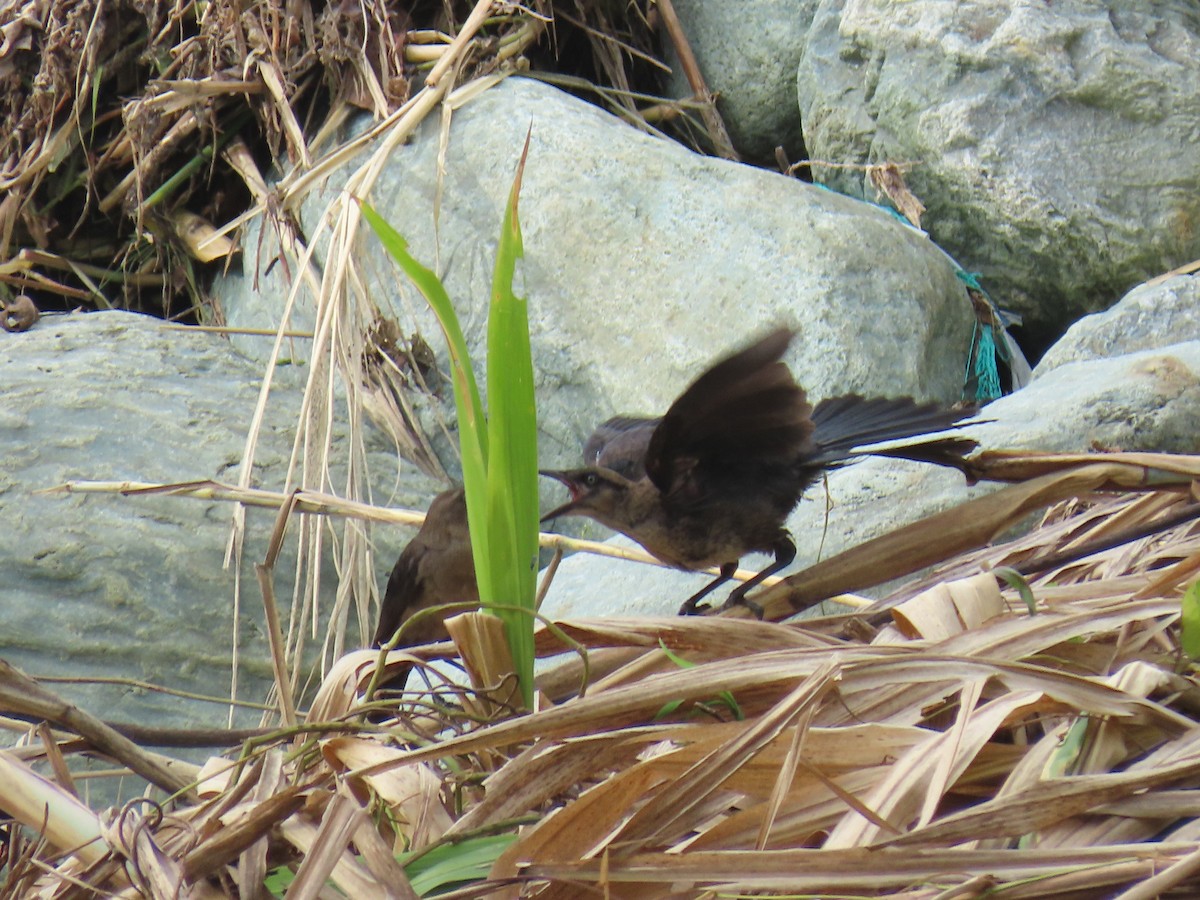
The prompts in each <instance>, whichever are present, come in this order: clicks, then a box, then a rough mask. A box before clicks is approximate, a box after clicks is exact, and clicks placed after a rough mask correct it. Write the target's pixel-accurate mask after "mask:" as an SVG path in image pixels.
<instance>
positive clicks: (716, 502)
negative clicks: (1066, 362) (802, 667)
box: [542, 329, 976, 615]
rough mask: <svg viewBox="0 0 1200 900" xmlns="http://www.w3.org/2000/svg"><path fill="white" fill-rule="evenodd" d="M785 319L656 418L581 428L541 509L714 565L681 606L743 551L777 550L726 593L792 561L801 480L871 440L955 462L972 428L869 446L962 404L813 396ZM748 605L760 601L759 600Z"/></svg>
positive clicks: (947, 418) (680, 562)
mask: <svg viewBox="0 0 1200 900" xmlns="http://www.w3.org/2000/svg"><path fill="white" fill-rule="evenodd" d="M791 339H792V332H791V331H790V330H788V329H779V330H777V331H774V332H772V333H771V334H769V335H767V336H766V337H764V338H762V339H761V340H759V341H758V342H756V343H755V344H752V345H751V346H749V347H747V348H746V349H744V350H742V351H740V352H738V353H735V354H734V355H732V356H730V357H728V358H726V359H723V360H721V361H720V362H718V363H716V365H714V366H712V368H710V369H709V370H708V371H707V372H705V373H704V374H703V375H701V376H700V377H699V378H697V379H696V380H695V381H694V382H693V383H692V385H691V386H690V387H688V389H687V390H685V391H684V392H683V393H682V394H681V395H680V396H679V398H678V399H677V400H676V401H675V402H674V403H672V404H671V407H670V409H668V410H667V412H666V415H664V416H663V417H662V418H660V419H646V418H635V417H619V418H616V419H610V420H608V421H607V422H605V423H604V424H602V425H601V426H600V427H599V428H598V429H597V430H596V432H595V433H594V434H593V435H592V436H591V438H589V440H588V442H587V445H586V447H585V459H586V460H587V462H588V463H589V465H587V466H585V467H584V468H580V469H570V470H564V471H545V470H543V472H542V474H543V475H547V476H549V477H551V478H555V479H557V480H558V481H560V482H562V484H564V485H566V487H567V488H568V489H569V490H570V492H571V499H570V501H569V502H567V503H564V504H563V505H562V506H559V507H558V508H556V509H554V510H551V511H550V512H548V513H546V515H544V516H543V517H542V520H543V521H546V520H547V519H553V518H555V517H557V516H562V515H577V516H587V517H589V518H592V519H595V520H596V521H598V522H600V523H601V524H603V525H606V526H608V527H609V528H612V529H613V530H614V531H619V532H621V533H622V534H625V535H628V536H629V537H631V538H633V539H634V540H635V541H637V542H638V543H639V544H641V545H642V546H643V547H645V548H646V550H648V551H649V552H650V553H651V554H653V555H654V556H656V557H658V558H659V559H660V560H662V561H663V562H665V563H668V564H669V565H672V566H675V567H676V568H680V569H693V570H694V569H704V568H708V567H709V566H717V567H719V569H720V573H721V574H720V575H719V576H718V577H717V578H716V579H715V580H714V581H713V582H712V583H711V584H709V585H707V586H706V587H704V588H703V589H702V590H700V591H699V592H697V593H696V594H695V595H694V596H692V597H690V598H688V600H687V601H686V602H685V603H684V604H683V606H682V607H681V608H680V613H681V614H694V613H696V612H698V611H699V610H700V609H703V608H705V607H700V606H698V604H699V601H700V600H701V599H702V598H704V597H705V596H707V595H708V594H709V593H710V592H711V591H712V590H714V589H715V588H716V587H718V586H719V585H721V584H723V583H724V582H726V581H728V580H729V579H730V578H732V577H733V573H734V572H735V571H736V570H737V563H738V560H739V559H741V557H742V556H744V555H745V554H747V553H751V552H756V551H758V552H765V553H773V554H774V555H775V560H774V562H773V563H771V564H770V565H769V566H767V567H766V568H765V569H763V570H762V571H761V572H759V573H758V574H757V575H756V576H755V577H754V578H752V579H751V580H749V581H747V582H746V583H745V584H742V585H739V586H738V587H737V588H735V589H734V590H733V591H732V592H731V594H730V595H729V599H728V600H727V601H726V604H725V605H726V607H728V606H731V605H734V604H738V603H746V601H745V595H746V593H747V591H749V590H750V589H751V588H753V587H755V586H756V585H758V584H759V583H761V582H762V580H763V579H764V578H766V577H767V576H768V575H771V574H773V573H775V572H778V571H779V570H780V569H782V568H784V567H785V566H787V565H788V564H789V563H790V562H791V561H792V560H793V559H794V558H795V556H796V545H795V543H793V541H792V538H791V536H790V535H789V534H788V532H787V531H786V530H785V528H784V523H785V522H786V521H787V517H788V514H789V513H791V511H792V509H793V508H794V507H795V506H796V504H797V503H798V502H799V500H800V496H801V495H802V494H803V493H804V490H805V489H806V488H807V487H808V486H809V485H811V484H812V483H813V482H815V481H816V480H817V479H818V478H820V477H821V475H822V473H824V472H825V471H826V470H828V469H830V468H833V467H836V466H838V465H841V464H845V463H846V462H849V461H852V460H853V459H855V458H857V457H859V456H862V455H865V454H868V453H873V454H875V455H880V456H894V457H899V458H903V459H915V460H919V461H922V462H932V463H938V464H942V465H952V466H953V465H961V460H962V457H963V456H964V455H965V454H966V453H968V452H970V450H972V449H974V448H975V446H976V444H975V442H974V441H970V440H967V439H962V438H958V439H954V438H943V439H934V440H928V441H925V442H922V443H917V444H910V445H907V446H902V447H894V448H887V449H884V450H874V451H871V450H861V449H857V448H861V447H863V446H864V445H869V444H876V443H880V442H882V441H894V440H900V439H904V438H909V437H915V436H918V435H924V434H929V433H931V432H937V431H942V430H944V429H946V428H948V427H950V426H951V425H953V424H954V423H956V422H958V421H960V420H961V419H963V418H964V417H965V416H967V415H969V414H970V412H971V410H961V409H960V410H954V409H946V408H944V407H940V406H937V405H936V404H917V403H916V402H915V401H914V400H912V399H911V398H908V397H903V398H898V399H884V398H865V397H861V396H859V395H857V394H848V395H845V396H842V397H833V398H831V399H828V400H824V401H822V402H821V403H819V404H817V406H816V407H815V408H814V407H812V406H811V405H810V404H809V403H808V401H807V399H806V397H805V394H804V390H803V388H801V387H800V385H798V384H797V383H796V380H795V378H794V377H793V376H792V373H791V371H790V370H789V369H788V367H787V366H786V365H785V364H784V363H783V362H782V361H781V357H782V356H783V354H784V351H785V350H787V347H788V344H789V343H790V341H791ZM746 605H748V606H750V608H751V609H753V610H754V611H755V612H756V613H757V614H759V615H761V610H760V609H758V608H757V607H755V605H754V604H746Z"/></svg>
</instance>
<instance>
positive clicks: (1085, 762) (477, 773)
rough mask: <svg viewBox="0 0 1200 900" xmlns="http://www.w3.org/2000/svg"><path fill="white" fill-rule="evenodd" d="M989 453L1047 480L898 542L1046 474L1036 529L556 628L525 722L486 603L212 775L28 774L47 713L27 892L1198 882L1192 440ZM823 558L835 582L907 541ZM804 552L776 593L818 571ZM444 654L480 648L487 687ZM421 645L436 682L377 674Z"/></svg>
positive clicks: (13, 834) (1009, 891) (361, 661)
mask: <svg viewBox="0 0 1200 900" xmlns="http://www.w3.org/2000/svg"><path fill="white" fill-rule="evenodd" d="M977 471H978V474H981V475H985V476H989V477H1000V476H1002V475H1007V476H1008V477H1015V476H1016V475H1017V474H1020V475H1021V476H1022V477H1024V478H1027V479H1029V480H1026V481H1022V482H1020V483H1017V484H1014V485H1011V486H1009V487H1007V488H1004V489H1002V490H1000V491H998V492H996V493H994V494H990V495H988V496H987V497H983V498H981V499H980V500H977V501H973V502H972V503H969V504H966V505H964V506H962V507H959V508H958V509H956V510H952V511H950V513H949V514H944V515H943V516H935V517H933V518H932V519H929V520H926V521H923V522H918V523H916V524H915V525H912V526H909V527H908V528H906V529H902V530H901V532H896V533H895V535H900V536H901V537H899V538H898V537H895V536H885V538H886V540H885V543H884V544H883V546H885V547H886V546H892V545H894V544H895V543H896V542H897V541H900V542H901V543H903V542H905V541H909V542H911V541H912V540H913V539H914V536H915V538H916V539H918V540H920V541H922V542H925V543H929V542H933V543H936V544H937V545H938V546H941V547H943V548H945V547H954V546H955V544H956V541H954V540H951V539H948V537H947V536H948V534H949V532H947V531H945V530H942V531H936V532H935V531H934V530H933V529H935V528H937V529H945V528H946V527H947V524H948V523H949V524H952V525H953V526H954V529H953V530H958V531H961V530H963V529H964V527H965V526H966V525H967V524H968V523H978V522H979V520H980V519H981V518H983V519H984V520H986V525H985V527H989V528H993V529H998V528H1003V527H1005V525H1006V523H1007V524H1011V521H1012V518H1011V517H1014V516H1016V517H1024V516H1027V515H1028V514H1029V513H1030V511H1031V510H1032V509H1033V506H1034V505H1035V504H1032V503H1031V501H1030V500H1029V497H1030V496H1032V495H1035V494H1036V495H1037V496H1039V497H1042V498H1046V497H1050V496H1053V495H1054V494H1056V493H1057V494H1060V495H1062V497H1061V498H1060V499H1058V500H1057V501H1056V502H1053V503H1051V505H1050V506H1049V509H1048V510H1047V511H1046V512H1045V514H1044V515H1043V516H1042V521H1041V523H1040V524H1039V525H1038V526H1037V527H1036V528H1035V529H1034V530H1033V531H1031V532H1030V533H1028V534H1027V535H1025V536H1023V537H1020V538H1017V539H1014V540H1012V541H1009V542H1007V543H1001V544H998V545H995V546H992V547H989V548H987V549H985V550H971V551H967V552H965V553H957V552H956V553H955V555H954V556H951V557H949V558H944V559H941V560H940V561H939V562H940V565H939V567H938V569H936V570H935V571H934V573H933V574H930V575H926V576H924V577H923V578H922V579H921V580H920V581H918V582H913V583H910V584H909V585H906V586H904V587H901V588H899V589H898V590H896V591H895V592H894V593H893V594H892V596H891V597H889V598H886V599H884V600H881V601H877V602H875V603H873V604H871V605H870V606H866V607H864V608H861V609H858V610H856V611H854V612H851V613H847V614H842V615H836V616H826V617H823V618H818V619H813V620H809V621H806V622H803V623H801V624H794V625H793V624H780V623H777V622H770V621H766V622H758V621H754V620H751V619H746V618H741V617H731V616H722V617H707V618H667V619H622V620H594V621H571V622H555V623H544V624H543V626H542V627H540V628H539V631H538V637H537V641H538V652H539V656H543V657H550V656H554V655H555V654H563V653H565V654H566V656H561V655H560V656H558V659H557V662H556V663H555V664H553V665H548V666H547V667H546V668H545V669H544V670H543V672H542V675H541V676H540V679H539V688H540V691H541V695H540V696H541V702H540V708H539V709H538V710H537V711H536V712H535V713H532V714H529V715H522V716H515V715H512V714H511V712H510V709H509V707H508V705H507V702H506V700H507V698H508V696H509V690H510V688H511V685H506V683H505V682H504V680H503V679H502V678H500V677H499V676H498V675H495V674H489V672H490V673H494V672H496V671H503V661H502V660H501V662H500V666H501V668H500V669H499V670H496V669H494V668H493V669H489V666H490V665H492V664H493V663H494V662H495V660H496V657H495V654H494V651H492V650H489V649H487V648H488V647H489V646H491V645H490V644H489V643H488V641H487V640H486V631H487V627H486V625H487V623H486V622H485V621H482V620H483V619H485V618H486V617H480V616H477V615H475V614H469V615H467V616H465V617H463V619H462V620H460V622H459V623H458V627H456V628H455V629H454V631H453V632H452V633H454V635H455V639H456V641H457V642H458V643H457V646H456V645H455V644H452V643H447V644H442V645H429V646H427V647H420V648H412V649H411V650H410V651H406V652H400V651H394V652H392V653H391V654H390V655H389V656H388V658H387V660H386V663H385V669H384V670H383V671H382V672H381V673H379V675H377V674H376V666H377V663H379V662H380V660H379V658H378V654H376V653H374V652H370V651H357V652H352V653H349V654H347V655H345V656H344V657H343V658H341V659H340V660H339V661H338V663H337V664H336V665H335V666H334V668H333V669H332V670H331V671H330V673H329V674H328V676H327V677H326V678H325V680H324V683H323V684H322V686H321V689H320V692H319V694H318V696H317V698H316V700H315V701H314V703H313V704H312V707H311V708H310V709H309V710H308V711H307V712H306V713H304V714H302V715H301V716H300V722H299V725H298V727H297V728H296V729H290V730H288V731H281V732H279V733H277V734H274V735H268V736H266V737H264V738H262V739H259V740H256V741H252V742H250V743H247V744H246V745H245V747H244V748H243V749H242V751H241V752H240V753H239V752H236V751H235V752H232V753H230V754H228V755H226V756H224V757H213V758H212V759H211V760H210V762H209V764H208V765H206V766H205V767H204V770H203V771H198V770H195V769H194V768H189V767H187V766H185V765H183V764H181V763H178V762H175V761H170V760H168V759H166V758H164V757H158V756H152V755H150V754H148V753H145V752H144V751H132V750H130V749H129V748H124V749H121V748H114V747H112V746H111V745H104V747H105V752H106V753H107V754H108V755H109V756H110V757H111V756H113V755H115V754H118V753H125V752H133V753H134V754H135V755H134V756H132V757H121V756H118V757H117V758H119V759H121V761H122V762H123V763H125V764H126V765H131V766H133V767H135V768H137V770H138V771H142V772H143V774H145V775H146V777H148V778H150V779H151V780H152V781H156V783H158V784H160V786H161V787H162V788H163V789H165V790H167V791H174V792H176V793H175V796H174V799H173V800H172V801H171V802H168V803H166V804H164V805H159V804H157V803H156V804H148V803H144V804H138V803H133V804H130V805H129V806H128V807H127V808H126V809H124V810H122V811H119V812H118V811H109V812H106V813H100V814H97V813H95V812H93V811H91V810H88V809H86V807H83V806H82V804H79V803H78V801H75V800H73V798H72V796H71V794H70V790H69V784H70V782H69V779H68V780H66V781H64V780H63V779H62V778H58V779H57V780H58V784H55V783H53V782H51V781H49V780H46V779H43V778H41V777H39V776H36V775H34V774H33V769H32V766H33V765H35V764H37V763H42V764H46V765H48V766H49V768H50V770H51V771H53V772H55V773H59V772H61V771H65V770H66V769H67V766H66V763H65V760H64V756H65V755H66V754H69V753H71V752H73V751H76V750H79V749H81V748H80V747H79V745H78V744H77V743H73V739H72V738H71V737H70V735H68V734H64V733H63V731H61V730H59V731H56V732H55V733H54V734H53V735H51V734H50V733H49V731H48V730H47V729H45V728H42V729H41V730H40V731H39V730H34V731H31V732H30V735H29V738H30V739H29V740H28V741H27V742H26V743H25V744H24V746H22V747H21V748H18V749H17V750H15V751H12V752H6V753H5V754H3V756H2V757H0V759H2V761H3V763H4V769H5V772H4V775H3V779H4V780H3V793H4V795H5V796H7V797H16V796H24V797H28V798H30V799H29V800H28V804H27V806H26V807H25V809H24V812H23V814H22V813H18V812H15V811H12V812H13V814H14V815H15V816H16V817H17V818H18V820H20V821H23V822H24V823H25V828H24V829H12V828H10V840H9V842H8V845H7V846H8V847H9V857H8V863H9V865H8V870H7V871H8V882H7V887H8V889H9V890H10V891H17V892H18V893H17V894H16V895H20V896H32V895H34V893H35V892H38V893H37V895H38V896H75V895H76V894H75V893H73V892H74V891H76V890H77V888H76V887H74V886H73V884H79V883H86V884H88V885H90V886H91V887H92V888H94V889H96V890H100V891H105V892H111V893H114V894H116V893H120V892H122V891H134V892H137V891H140V892H141V893H142V894H143V895H146V896H155V897H157V896H242V897H248V896H262V893H261V885H262V883H263V878H264V876H265V874H266V873H267V872H268V871H269V870H271V869H273V868H274V867H277V866H284V867H285V868H286V869H287V871H288V872H291V873H294V881H292V882H291V887H290V888H289V889H288V890H289V893H288V896H289V897H294V896H305V897H308V896H313V897H315V896H336V895H339V892H340V895H342V896H353V897H356V898H357V897H363V898H366V897H392V896H399V897H405V896H418V895H422V894H424V893H425V892H427V891H429V890H431V889H432V888H431V885H433V884H448V883H466V884H467V886H466V887H461V886H460V891H461V892H460V893H458V894H455V896H471V897H477V896H478V897H482V896H494V897H502V896H518V895H521V896H537V897H540V898H549V897H580V896H611V897H647V898H648V897H678V896H697V897H702V896H712V897H718V896H745V895H750V896H776V895H785V894H786V895H794V894H797V893H799V894H817V895H829V894H838V895H855V896H906V897H931V898H932V897H944V896H976V895H984V894H988V893H995V894H997V895H998V896H1013V897H1095V896H1120V897H1154V896H1172V895H1174V896H1191V895H1194V893H1195V891H1196V890H1197V888H1198V887H1200V874H1198V871H1197V865H1196V862H1197V852H1196V849H1195V847H1196V841H1197V838H1198V837H1200V834H1198V833H1197V826H1196V825H1195V803H1196V801H1195V796H1194V795H1195V794H1196V789H1197V785H1198V784H1200V729H1197V727H1196V724H1195V717H1196V714H1197V712H1198V711H1200V692H1198V691H1197V688H1196V684H1195V679H1194V677H1193V671H1194V666H1193V663H1192V661H1191V659H1190V658H1189V657H1188V656H1187V655H1186V654H1185V653H1184V652H1183V649H1182V646H1181V595H1182V593H1183V591H1184V589H1185V587H1186V586H1187V585H1188V584H1189V583H1190V582H1191V581H1193V580H1194V579H1195V573H1196V571H1197V569H1198V568H1200V523H1198V522H1197V520H1196V509H1197V504H1196V503H1195V502H1194V501H1193V500H1192V495H1191V491H1192V486H1193V484H1194V479H1195V478H1196V477H1197V476H1198V475H1200V457H1176V456H1167V455H1157V454H1102V455H1098V456H1091V457H1088V456H1084V457H1069V456H1067V457H1064V456H1034V457H1030V456H1017V455H1011V454H1002V455H999V456H997V457H991V458H989V457H988V456H987V455H986V454H985V456H984V457H982V458H980V460H979V461H978V469H977ZM1034 473H1040V474H1034ZM1031 475H1033V477H1032V478H1031V477H1030V476H1031ZM1033 486H1036V490H1034V489H1032V487H1033ZM1081 487H1082V489H1081ZM1151 488H1153V489H1151ZM987 509H991V510H998V509H1004V510H1007V513H1006V514H1005V516H1000V515H993V516H991V518H989V517H988V516H989V514H988V513H987V512H986V510H987ZM947 516H948V517H949V518H947ZM939 536H940V537H941V538H942V539H941V540H939ZM889 541H890V543H889ZM1100 548H1104V549H1100ZM1081 554H1082V555H1081ZM847 557H849V560H847ZM1047 560H1049V561H1051V564H1050V565H1049V566H1047V565H1045V563H1046V561H1047ZM1055 560H1057V562H1055ZM826 562H827V563H833V564H835V566H836V567H837V568H838V569H839V571H841V572H842V573H843V576H842V577H843V580H844V582H845V583H847V584H849V583H852V582H855V581H861V580H864V579H866V580H868V581H872V582H874V581H883V580H887V579H888V578H889V577H891V576H894V575H895V574H897V573H898V572H899V571H901V570H903V569H904V568H906V567H907V566H908V565H909V564H910V563H909V561H907V560H904V559H902V558H901V557H900V556H887V555H883V556H881V555H878V553H876V555H874V556H871V555H867V554H864V553H863V552H862V551H861V550H857V549H856V550H851V551H848V552H847V553H846V554H842V555H841V556H840V557H834V558H832V559H831V560H828V561H826ZM621 564H625V563H621ZM922 564H924V562H923V563H922ZM818 565H824V564H818ZM1002 568H1003V569H1004V571H1005V572H1008V573H1010V575H1009V576H1008V577H1007V580H1006V578H1005V577H998V576H999V575H1000V574H1001V569H1002ZM864 570H869V571H870V573H871V574H870V576H869V577H868V576H867V575H866V574H864ZM1022 570H1024V571H1026V572H1028V573H1029V574H1028V575H1027V576H1025V577H1023V578H1022V577H1020V576H1019V575H1017V573H1019V572H1020V571H1022ZM1034 570H1036V571H1034ZM807 574H808V573H803V572H802V573H799V574H798V575H796V576H793V577H791V578H789V579H786V580H785V581H784V582H783V583H782V584H780V585H778V586H776V587H775V588H771V589H769V591H770V593H772V594H778V595H780V596H802V593H801V592H802V591H803V589H804V586H805V584H806V576H807ZM1009 582H1011V583H1012V585H1013V586H1009ZM797 589H799V591H798V590H797ZM1023 595H1025V596H1023ZM1029 598H1031V599H1032V601H1033V604H1034V606H1033V609H1032V611H1031V609H1030V608H1029V607H1028V605H1027V604H1028V599H1029ZM847 599H849V598H847ZM850 602H855V601H853V600H851V601H850ZM880 610H887V613H886V615H885V616H884V617H883V618H884V619H886V624H885V623H883V622H882V621H881V619H880V617H879V615H878V612H879V611H880ZM871 622H876V623H879V624H881V625H882V627H875V626H872V625H871V624H870V623H871ZM1193 640H1194V637H1193ZM435 659H444V660H450V661H453V660H459V659H461V660H462V661H464V662H465V663H466V666H467V671H468V672H469V673H470V675H471V680H472V681H473V683H474V687H473V688H470V689H468V688H466V687H463V686H462V685H464V684H465V683H466V680H465V679H464V678H447V675H446V670H445V669H442V668H427V666H428V665H429V663H430V662H431V661H432V660H435ZM412 665H416V666H418V667H420V668H419V673H418V675H419V674H420V673H424V683H423V684H422V683H421V682H422V679H421V678H420V677H418V676H414V678H413V679H411V680H410V683H409V685H408V688H407V689H406V690H405V691H403V692H399V693H398V692H396V691H395V690H392V689H391V687H394V686H389V687H388V688H387V689H380V690H377V691H375V692H374V693H373V694H372V693H370V691H371V687H372V685H373V684H374V683H383V684H385V685H386V684H387V673H388V672H389V671H391V672H395V671H397V670H399V669H401V668H407V667H409V666H412ZM14 677H17V676H16V675H14V674H13V673H9V676H8V678H7V679H6V681H8V682H9V684H10V685H11V684H12V681H11V679H12V678H14ZM39 690H41V689H40V688H36V687H34V688H28V686H25V690H24V693H25V694H28V693H30V692H36V691H39ZM13 702H14V701H13V700H12V699H11V698H10V699H8V700H7V701H6V706H7V708H8V709H9V710H10V711H12V710H14V709H15V710H16V711H19V712H24V713H25V714H27V715H28V714H30V712H31V711H30V710H28V709H23V708H19V707H14V706H13V705H12V704H13ZM38 714H39V715H42V716H49V717H51V718H52V719H54V720H55V721H56V723H57V724H58V725H59V726H60V727H62V726H68V725H71V724H73V725H74V727H73V728H71V729H70V730H72V731H74V732H75V733H77V734H87V735H88V738H89V742H90V743H91V744H92V746H93V747H96V746H100V745H97V744H96V743H95V740H96V735H95V734H94V733H90V732H89V731H88V730H87V729H88V726H87V725H86V724H85V726H84V727H82V728H81V727H79V726H80V722H79V720H78V719H75V720H69V719H67V718H66V717H65V716H64V714H63V713H62V712H61V711H59V712H57V713H55V712H54V711H53V710H49V711H47V709H46V708H39V710H38ZM151 763H153V764H154V766H158V767H160V769H161V770H162V771H165V772H167V773H169V774H166V775H164V774H162V771H158V770H156V769H155V768H154V767H153V766H151V765H150V764H151ZM147 773H148V774H147ZM164 779H166V783H164ZM160 796H161V794H160ZM46 804H49V805H48V806H47V805H46ZM47 809H49V813H47ZM18 834H19V835H20V836H18ZM394 853H400V854H401V855H400V857H399V858H400V860H401V861H403V862H404V864H405V865H404V867H402V866H401V865H400V863H398V862H397V859H396V857H395V856H394V855H393V854H394ZM423 859H424V860H426V861H429V860H430V859H434V860H436V864H433V865H430V867H429V868H428V869H422V868H421V862H422V860H423ZM446 860H451V862H446ZM439 866H444V867H445V868H439ZM406 871H407V874H405V873H406ZM431 872H432V873H433V874H432V875H431V874H430V873H431ZM485 876H486V877H485ZM272 877H275V878H278V877H279V876H278V874H276V875H274V876H272ZM288 877H291V876H290V875H289V876H288ZM422 879H424V880H422ZM412 885H416V888H414V887H412ZM418 890H419V892H420V893H417V891H418Z"/></svg>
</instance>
